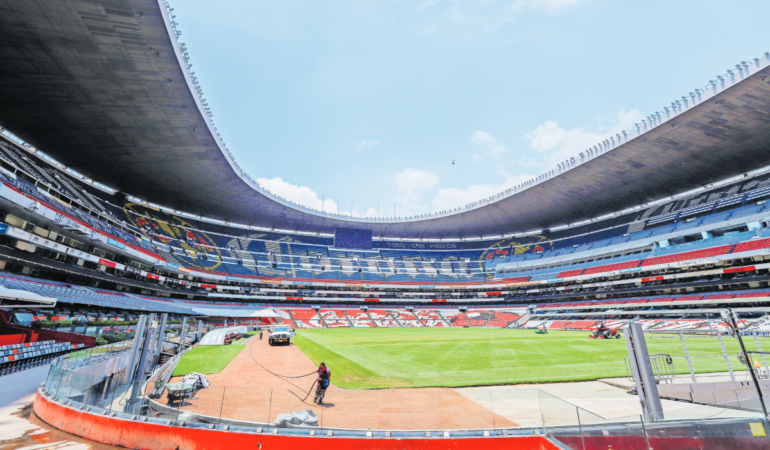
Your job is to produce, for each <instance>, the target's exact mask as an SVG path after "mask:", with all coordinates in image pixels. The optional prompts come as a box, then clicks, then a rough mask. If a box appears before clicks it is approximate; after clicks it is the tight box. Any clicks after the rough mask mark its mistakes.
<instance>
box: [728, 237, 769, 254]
mask: <svg viewBox="0 0 770 450" xmlns="http://www.w3.org/2000/svg"><path fill="white" fill-rule="evenodd" d="M768 247H770V238H767V239H753V240H751V241H746V242H741V243H739V244H737V245H736V246H735V248H734V249H733V251H732V253H740V252H750V251H752V250H759V249H761V248H768Z"/></svg>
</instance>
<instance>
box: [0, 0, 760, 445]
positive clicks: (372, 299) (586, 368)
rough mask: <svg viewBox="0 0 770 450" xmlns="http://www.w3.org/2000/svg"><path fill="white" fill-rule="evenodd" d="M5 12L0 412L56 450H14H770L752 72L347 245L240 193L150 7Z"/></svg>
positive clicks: (345, 222)
mask: <svg viewBox="0 0 770 450" xmlns="http://www.w3.org/2000/svg"><path fill="white" fill-rule="evenodd" d="M1 8H2V11H3V14H0V29H2V30H3V31H2V33H1V36H0V51H1V52H2V54H3V60H4V61H5V62H4V63H3V64H0V98H2V101H1V102H0V131H1V134H0V183H2V186H0V221H1V222H2V223H0V284H1V285H2V286H0V316H1V318H0V385H4V386H5V387H3V386H0V388H2V389H0V398H3V397H2V395H5V394H4V393H5V390H9V391H12V390H13V389H14V388H13V387H15V386H21V385H22V384H23V383H32V384H33V385H34V386H33V388H34V392H35V398H34V406H33V407H32V410H31V411H28V412H27V414H28V415H30V414H31V415H32V416H34V417H32V418H30V419H29V420H30V422H31V423H33V424H35V425H36V426H38V427H42V428H44V429H45V430H48V431H46V432H37V431H30V430H32V428H25V429H26V430H27V431H25V432H23V433H20V434H19V435H18V436H16V437H15V438H14V439H16V440H15V441H14V440H11V441H9V442H10V444H11V445H18V446H17V447H12V448H26V447H23V446H24V445H31V444H32V443H35V444H38V445H53V444H54V443H55V442H58V441H57V440H65V441H68V442H70V441H71V442H78V443H84V445H92V444H94V445H104V447H103V448H118V447H127V448H141V449H153V448H169V449H173V448H177V449H198V448H201V449H202V448H242V447H246V446H248V447H256V448H262V445H265V446H273V447H283V448H296V447H298V446H300V445H312V446H315V447H317V448H353V447H356V448H381V449H390V448H392V449H396V448H426V449H427V448H515V449H571V450H577V449H581V450H587V449H600V448H601V449H606V448H621V449H652V448H677V449H705V448H741V449H760V448H768V447H770V438H768V437H767V431H766V430H768V427H770V424H769V423H768V415H767V408H768V407H767V406H766V401H765V399H764V395H765V394H770V365H769V364H768V362H769V361H770V354H767V353H766V351H770V340H768V336H770V315H768V314H769V313H770V300H769V299H770V210H768V203H767V202H768V200H770V144H769V143H770V120H768V119H770V89H768V83H770V80H768V77H769V76H770V53H764V54H761V55H756V57H755V58H753V59H750V60H744V61H739V62H738V64H736V65H735V67H734V68H731V69H730V70H728V71H727V72H726V73H723V74H721V75H719V76H718V77H715V78H714V80H711V81H708V83H705V84H703V86H701V87H700V88H698V89H694V90H693V91H692V92H687V93H683V94H684V95H683V96H682V97H681V99H679V100H676V101H675V102H673V103H671V105H668V106H666V107H664V108H663V109H662V111H659V112H655V113H653V114H650V115H649V116H647V117H646V118H645V119H644V120H641V121H640V122H639V123H637V124H635V125H634V126H633V127H632V128H630V129H626V130H622V131H620V132H618V133H616V134H615V135H613V136H611V137H609V138H607V139H605V140H603V141H601V142H595V143H594V145H593V146H591V147H590V148H586V149H584V150H583V151H580V152H579V153H578V154H576V155H574V156H572V157H570V158H569V159H566V160H564V161H562V162H560V163H558V164H557V165H556V166H555V167H553V168H552V169H550V170H548V171H546V172H544V173H542V174H540V175H538V176H536V177H535V178H532V179H529V180H528V181H525V182H521V183H518V184H516V185H514V186H510V187H508V188H506V189H504V190H502V191H501V192H499V193H497V194H495V195H492V196H489V197H487V198H482V199H478V200H477V201H474V202H471V203H468V204H466V205H464V206H462V207H455V208H452V209H446V210H441V211H438V212H431V213H424V214H414V215H409V216H406V217H384V216H382V217H353V216H352V215H343V214H338V213H332V212H329V211H321V210H316V209H313V208H309V207H305V206H302V205H299V204H297V203H294V202H292V201H289V200H286V199H285V198H282V197H280V196H279V195H277V194H275V193H272V192H270V191H269V190H268V189H267V188H266V187H265V186H262V185H260V183H258V182H257V181H256V180H254V179H253V178H252V177H251V176H249V175H248V174H247V173H246V172H245V171H244V170H243V169H242V168H241V167H240V166H239V164H238V163H237V162H236V160H235V158H234V157H233V155H232V154H231V152H230V151H229V150H228V148H227V147H226V145H225V143H224V141H223V140H222V138H221V136H220V133H219V132H218V129H217V128H216V127H215V125H214V122H213V114H212V111H211V109H210V107H209V106H208V104H207V102H206V100H205V98H204V97H203V94H202V89H201V87H200V84H199V82H198V79H197V78H196V76H195V74H194V72H193V71H192V70H191V64H190V61H189V54H188V51H187V48H186V46H185V44H184V43H182V41H181V40H180V37H179V36H180V33H179V31H178V30H177V29H176V27H177V23H176V22H175V21H174V16H173V13H172V8H171V6H170V5H169V4H168V3H167V2H163V1H157V2H156V1H147V0H110V1H107V0H96V1H90V2H86V1H82V0H66V1H60V2H52V1H50V0H30V1H25V2H14V3H11V2H4V3H3V6H2V7H1ZM52 24H55V26H54V25H52ZM695 81H696V82H697V80H695ZM191 155H192V157H191ZM281 333H284V334H281ZM263 334H266V336H265V337H263ZM273 344H287V345H273ZM763 348H764V349H765V350H763ZM321 362H324V363H325V365H326V366H327V367H328V368H330V370H331V380H330V385H329V388H328V392H327V390H326V389H324V390H323V392H325V397H324V396H323V394H322V395H321V400H320V401H319V402H315V401H312V402H311V398H312V397H313V393H314V391H315V392H316V397H317V395H318V393H317V392H318V391H317V390H315V389H316V385H317V384H318V380H321V378H322V377H321V375H319V374H320V373H321V372H319V369H318V365H319V364H320V363H321ZM196 377H198V378H196ZM317 378H318V380H317ZM191 380H192V381H191ZM196 380H197V383H199V384H195V383H196ZM191 383H192V384H191ZM4 389H5V390H4ZM3 403H5V401H3ZM9 405H10V403H5V404H0V406H9ZM25 424H26V422H25ZM25 426H26V425H25ZM0 430H2V428H0ZM9 433H10V432H9ZM47 433H49V434H50V436H49V437H45V436H48V434H47ZM57 433H58V434H57ZM3 434H4V433H3ZM8 436H11V434H8ZM0 442H2V441H0ZM112 446H114V447H112ZM36 448H54V447H36ZM56 448H59V447H56ZM88 448H91V447H88ZM95 448H102V447H95Z"/></svg>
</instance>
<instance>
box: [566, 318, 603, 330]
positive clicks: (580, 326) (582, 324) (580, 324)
mask: <svg viewBox="0 0 770 450" xmlns="http://www.w3.org/2000/svg"><path fill="white" fill-rule="evenodd" d="M594 325H596V321H595V320H576V321H574V322H572V323H569V324H567V325H565V326H564V329H565V330H587V329H588V328H590V327H592V326H594Z"/></svg>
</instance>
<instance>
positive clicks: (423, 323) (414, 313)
mask: <svg viewBox="0 0 770 450" xmlns="http://www.w3.org/2000/svg"><path fill="white" fill-rule="evenodd" d="M409 312H410V313H412V315H413V316H414V317H415V319H417V321H418V322H420V324H421V325H422V326H423V327H424V328H427V327H428V325H426V324H425V322H424V321H423V320H422V319H420V316H418V315H417V313H416V312H414V311H409Z"/></svg>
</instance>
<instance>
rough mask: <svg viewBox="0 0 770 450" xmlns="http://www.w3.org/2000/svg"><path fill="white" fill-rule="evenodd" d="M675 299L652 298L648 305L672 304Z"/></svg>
mask: <svg viewBox="0 0 770 450" xmlns="http://www.w3.org/2000/svg"><path fill="white" fill-rule="evenodd" d="M675 298H676V297H660V298H653V299H651V300H650V301H649V302H648V303H663V302H673V301H674V299H675Z"/></svg>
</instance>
